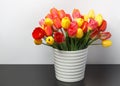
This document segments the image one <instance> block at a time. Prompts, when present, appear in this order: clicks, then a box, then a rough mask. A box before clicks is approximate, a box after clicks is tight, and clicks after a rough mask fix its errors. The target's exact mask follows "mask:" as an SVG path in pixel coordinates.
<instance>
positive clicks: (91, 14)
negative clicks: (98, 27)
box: [88, 9, 95, 19]
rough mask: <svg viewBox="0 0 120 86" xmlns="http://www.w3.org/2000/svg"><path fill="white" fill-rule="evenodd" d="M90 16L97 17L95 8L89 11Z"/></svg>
mask: <svg viewBox="0 0 120 86" xmlns="http://www.w3.org/2000/svg"><path fill="white" fill-rule="evenodd" d="M88 17H89V18H93V19H94V18H95V12H94V10H93V9H92V10H90V11H89V13H88Z"/></svg>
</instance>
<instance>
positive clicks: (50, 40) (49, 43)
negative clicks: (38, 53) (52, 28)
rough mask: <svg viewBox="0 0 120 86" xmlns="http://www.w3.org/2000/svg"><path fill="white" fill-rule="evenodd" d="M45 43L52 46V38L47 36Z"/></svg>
mask: <svg viewBox="0 0 120 86" xmlns="http://www.w3.org/2000/svg"><path fill="white" fill-rule="evenodd" d="M46 43H47V44H48V45H52V44H53V43H54V38H53V37H52V36H48V37H47V38H46Z"/></svg>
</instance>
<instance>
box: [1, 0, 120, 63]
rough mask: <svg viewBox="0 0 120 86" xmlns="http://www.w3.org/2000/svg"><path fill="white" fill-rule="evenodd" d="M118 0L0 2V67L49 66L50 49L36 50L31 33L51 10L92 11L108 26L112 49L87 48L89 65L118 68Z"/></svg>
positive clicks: (119, 61)
mask: <svg viewBox="0 0 120 86" xmlns="http://www.w3.org/2000/svg"><path fill="white" fill-rule="evenodd" d="M119 3H120V1H119V0H0V64H51V63H53V54H52V48H49V47H46V46H43V45H41V46H36V45H34V43H33V39H32V37H31V33H32V31H33V29H34V27H36V26H38V22H39V20H40V19H41V18H43V17H44V16H45V15H46V14H47V13H48V12H49V9H50V8H52V7H56V8H58V9H64V10H65V11H66V12H68V13H71V12H72V10H73V9H74V8H78V9H80V11H81V13H85V14H87V13H88V11H89V10H90V9H94V10H95V12H96V14H97V13H101V14H102V15H103V16H104V18H105V19H106V20H107V22H108V27H107V30H108V31H110V32H111V33H112V38H111V40H112V41H113V46H112V47H110V48H103V47H101V46H90V47H89V53H88V62H87V63H88V64H120V38H119V37H120V10H119V8H120V4H119Z"/></svg>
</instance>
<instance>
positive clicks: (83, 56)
mask: <svg viewBox="0 0 120 86" xmlns="http://www.w3.org/2000/svg"><path fill="white" fill-rule="evenodd" d="M87 52H88V48H86V49H83V50H77V51H61V50H57V49H54V67H55V75H56V78H57V79H58V80H60V81H63V82H77V81H80V80H82V79H83V78H84V73H85V67H86V60H87Z"/></svg>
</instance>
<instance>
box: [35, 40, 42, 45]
mask: <svg viewBox="0 0 120 86" xmlns="http://www.w3.org/2000/svg"><path fill="white" fill-rule="evenodd" d="M34 43H35V44H36V45H40V44H42V40H41V39H38V40H36V39H34Z"/></svg>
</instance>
